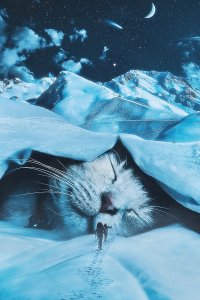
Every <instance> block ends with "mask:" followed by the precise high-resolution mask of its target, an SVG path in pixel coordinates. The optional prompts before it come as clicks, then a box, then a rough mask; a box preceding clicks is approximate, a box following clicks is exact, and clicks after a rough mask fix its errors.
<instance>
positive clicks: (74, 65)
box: [62, 58, 92, 74]
mask: <svg viewBox="0 0 200 300" xmlns="http://www.w3.org/2000/svg"><path fill="white" fill-rule="evenodd" d="M83 65H92V62H91V61H90V60H89V59H87V58H81V59H80V61H78V62H75V61H74V60H73V59H69V60H67V61H65V62H63V63H62V68H63V70H65V71H70V72H72V73H76V74H78V73H80V71H81V70H82V68H83Z"/></svg>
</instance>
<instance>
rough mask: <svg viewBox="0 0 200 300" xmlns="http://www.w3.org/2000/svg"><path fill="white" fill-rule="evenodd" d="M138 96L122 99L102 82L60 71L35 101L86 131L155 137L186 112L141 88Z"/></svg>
mask: <svg viewBox="0 0 200 300" xmlns="http://www.w3.org/2000/svg"><path fill="white" fill-rule="evenodd" d="M133 92H135V90H133ZM140 96H141V97H143V99H142V98H138V99H135V100H134V99H131V98H130V97H127V98H123V97H120V96H119V95H118V94H117V93H115V92H113V91H112V90H110V89H108V88H106V87H105V86H103V85H100V84H96V83H93V82H91V81H89V80H87V79H84V78H82V77H80V76H79V75H76V74H72V73H70V72H62V73H61V74H60V76H59V77H58V79H57V80H56V81H55V82H54V83H53V84H52V85H51V86H50V87H49V89H48V90H47V91H45V92H44V93H43V94H42V95H41V96H40V97H39V98H38V100H37V102H36V104H37V105H39V106H43V107H45V108H48V109H50V110H52V111H54V112H55V113H57V114H58V115H61V116H62V117H63V118H64V119H65V120H66V121H67V122H69V123H70V124H73V125H76V126H80V127H82V128H85V129H88V130H92V131H97V132H105V131H107V132H110V133H115V134H118V133H120V132H125V133H132V134H138V135H140V136H142V137H145V138H155V137H157V135H158V134H159V132H160V131H161V130H162V129H163V128H164V127H166V125H170V124H171V123H172V122H175V121H177V120H179V119H180V118H181V117H182V116H186V115H187V113H186V112H185V111H183V110H181V109H179V108H177V107H175V106H173V105H171V104H167V102H166V101H163V100H161V99H159V98H158V97H156V96H153V95H151V94H148V93H146V92H145V91H143V90H141V92H140ZM125 122H126V124H125ZM141 122H142V123H141ZM153 127H155V128H156V130H155V132H153V130H152V128H153Z"/></svg>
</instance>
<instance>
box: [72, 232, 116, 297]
mask: <svg viewBox="0 0 200 300" xmlns="http://www.w3.org/2000/svg"><path fill="white" fill-rule="evenodd" d="M113 241H114V236H110V238H109V239H108V240H107V242H106V243H104V245H103V250H97V249H95V250H94V249H92V250H91V251H90V252H89V253H90V254H93V256H92V259H91V261H90V262H89V264H88V265H87V266H84V267H81V268H79V269H78V271H77V273H78V276H80V277H81V278H82V279H83V280H84V282H85V283H86V286H85V288H84V289H79V288H78V286H77V287H76V289H73V290H72V291H71V292H70V294H69V298H68V299H70V300H78V299H82V300H96V299H103V298H102V291H103V290H104V288H105V286H108V285H110V284H111V283H112V282H113V281H112V280H111V279H109V278H108V277H107V276H106V274H105V272H104V270H103V267H104V263H105V262H104V260H105V256H106V253H107V251H108V249H109V247H110V245H111V244H112V242H113Z"/></svg>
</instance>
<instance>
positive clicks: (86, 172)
mask: <svg viewBox="0 0 200 300" xmlns="http://www.w3.org/2000/svg"><path fill="white" fill-rule="evenodd" d="M114 179H116V180H115V181H114ZM51 185H52V186H54V187H56V190H58V189H59V190H60V191H61V194H60V196H59V195H58V194H56V195H54V200H55V202H56V205H57V207H58V208H59V211H60V213H61V214H64V222H65V224H66V228H67V230H68V231H72V235H73V233H74V232H76V233H77V234H86V233H87V231H88V222H89V219H90V220H91V218H92V219H93V221H94V225H95V224H96V223H97V222H98V221H102V222H106V223H107V224H108V225H111V226H112V230H113V231H114V233H116V234H118V235H122V236H130V235H133V234H135V233H137V232H139V231H140V230H141V229H143V228H144V227H147V226H149V224H150V223H151V222H152V217H151V212H152V210H151V207H150V206H149V201H150V199H149V197H148V195H147V193H146V191H145V190H144V187H143V185H142V183H141V182H140V180H139V179H138V178H137V177H136V176H135V175H134V174H133V172H132V170H131V169H126V167H125V162H119V161H118V160H117V157H116V155H115V154H113V153H107V154H104V155H102V156H100V157H98V158H97V159H95V160H94V161H92V162H84V163H80V164H74V165H71V166H69V167H67V168H66V169H65V170H64V173H63V175H62V180H57V179H53V180H51ZM103 193H109V195H110V196H111V199H112V203H113V206H114V207H115V208H117V209H118V212H117V213H116V215H110V214H107V213H100V208H101V199H102V194H103ZM52 194H53V189H52Z"/></svg>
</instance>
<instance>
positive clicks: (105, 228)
mask: <svg viewBox="0 0 200 300" xmlns="http://www.w3.org/2000/svg"><path fill="white" fill-rule="evenodd" d="M103 227H104V242H106V239H107V236H108V228H112V226H108V225H107V224H106V223H105V224H104V225H103Z"/></svg>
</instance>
